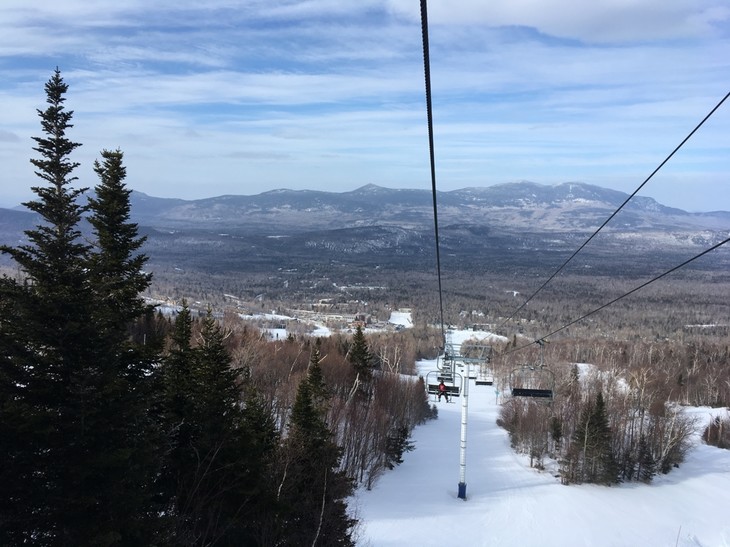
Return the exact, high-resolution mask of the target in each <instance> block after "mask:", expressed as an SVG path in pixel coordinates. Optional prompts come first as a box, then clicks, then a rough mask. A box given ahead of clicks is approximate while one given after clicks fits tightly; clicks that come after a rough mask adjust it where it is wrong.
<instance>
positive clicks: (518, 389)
mask: <svg viewBox="0 0 730 547" xmlns="http://www.w3.org/2000/svg"><path fill="white" fill-rule="evenodd" d="M509 386H510V390H511V392H512V396H513V397H532V398H536V399H549V400H552V398H553V391H554V390H555V374H554V373H553V371H552V370H550V369H549V368H547V367H545V366H544V365H522V366H520V367H517V368H515V369H513V370H512V372H511V373H510V375H509Z"/></svg>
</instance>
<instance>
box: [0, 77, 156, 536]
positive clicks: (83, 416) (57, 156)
mask: <svg viewBox="0 0 730 547" xmlns="http://www.w3.org/2000/svg"><path fill="white" fill-rule="evenodd" d="M67 88H68V87H67V85H66V84H65V83H64V82H63V79H62V78H61V74H60V72H59V71H58V70H56V71H55V73H54V75H53V76H52V77H51V79H50V80H49V81H48V83H47V84H46V88H45V90H46V95H47V102H48V105H49V106H48V107H47V108H46V110H44V111H40V110H39V111H38V113H39V115H40V118H41V127H42V130H43V132H44V136H43V137H34V140H35V142H36V145H37V146H36V147H35V148H34V150H35V151H36V152H37V153H38V154H39V155H40V158H39V159H32V160H31V162H32V164H33V165H34V166H35V167H36V174H37V175H38V176H39V177H40V178H41V179H42V180H43V181H44V182H45V183H46V186H39V187H34V188H33V191H34V192H35V194H36V195H37V196H38V199H37V200H35V201H30V202H28V203H26V204H25V205H26V206H27V207H28V208H29V209H31V210H32V211H34V212H36V213H38V215H39V216H40V217H41V224H40V225H39V226H37V227H36V229H34V230H29V231H28V232H26V234H27V236H28V240H29V242H30V243H29V244H28V245H22V246H20V247H18V248H9V247H4V248H3V249H2V250H3V252H6V253H8V254H10V256H11V257H12V258H13V259H15V261H16V262H17V263H18V264H19V265H20V267H21V271H22V272H23V273H24V275H25V283H24V284H23V285H19V284H15V283H10V282H8V281H3V283H2V290H3V292H4V295H7V296H8V297H9V298H10V300H9V302H11V303H12V306H11V307H12V311H11V313H12V322H13V323H14V326H13V327H9V326H8V327H7V328H6V325H5V324H3V325H2V331H3V334H2V336H0V340H1V341H2V342H1V343H2V344H3V346H4V347H3V349H7V350H8V353H6V354H4V362H3V368H4V369H5V372H4V373H3V374H2V383H3V388H2V389H3V393H2V395H1V396H0V397H1V399H0V405H1V406H2V408H3V410H2V419H3V423H2V429H3V433H7V435H8V439H10V442H9V443H8V446H9V451H8V452H7V454H5V455H4V458H6V459H5V460H4V461H3V462H2V463H3V464H4V465H2V469H1V470H0V473H1V475H0V483H1V484H2V485H3V487H2V488H3V492H4V494H5V493H7V496H5V495H4V496H3V497H4V498H5V500H7V504H6V505H2V506H1V507H0V510H1V511H2V514H1V515H0V522H2V532H1V533H2V537H0V543H3V544H5V543H8V544H18V543H32V544H34V545H91V544H99V545H111V544H119V543H127V544H139V543H150V542H152V535H153V534H154V521H155V520H156V519H157V513H156V512H155V511H154V509H153V508H152V507H151V506H150V505H149V503H148V493H149V490H148V487H149V485H150V480H151V479H150V476H151V474H152V473H154V470H153V469H152V470H150V471H141V468H142V467H144V466H146V464H147V463H148V462H147V460H145V458H141V459H137V458H138V454H142V453H144V452H145V450H146V447H147V446H148V443H149V441H150V438H149V437H147V436H146V434H145V432H147V431H149V430H148V428H147V427H146V426H145V425H143V423H144V421H145V420H146V419H147V416H146V410H147V402H146V400H145V399H144V397H143V398H142V400H140V399H138V395H139V394H140V393H141V392H135V391H134V390H132V394H131V396H130V385H131V384H130V382H131V381H132V378H133V377H134V376H135V375H134V374H130V370H132V369H134V366H133V365H134V363H133V362H132V361H128V360H127V359H126V358H122V356H123V355H125V348H123V347H122V344H121V341H122V337H121V336H119V335H118V333H117V332H116V330H115V329H111V328H105V327H104V326H103V323H105V322H109V323H111V322H113V321H116V320H113V319H112V317H113V314H111V313H110V314H109V315H106V313H107V312H109V310H107V309H106V308H105V307H104V305H103V303H102V302H101V301H100V299H99V297H98V296H99V294H100V293H99V292H98V291H97V290H96V289H95V287H94V283H95V277H94V275H93V274H92V271H91V270H92V267H91V264H92V260H91V256H90V246H89V245H87V244H86V243H84V242H83V240H82V239H81V233H80V230H79V222H80V220H81V215H82V214H83V213H84V212H85V210H86V209H85V208H84V207H81V206H80V205H78V203H77V199H78V198H79V196H80V195H81V194H82V193H83V192H84V191H85V190H84V189H77V190H74V189H72V188H71V184H72V183H73V182H74V181H75V180H76V177H74V176H73V175H72V173H73V170H74V169H75V168H76V167H77V166H78V164H77V163H75V162H73V161H71V159H70V154H71V152H73V150H74V149H75V148H77V147H78V146H79V144H78V143H74V142H72V141H70V140H69V139H68V138H67V137H66V131H67V130H68V129H69V128H70V127H72V125H71V123H70V121H71V118H72V116H73V113H72V112H71V111H66V110H65V107H64V102H65V97H64V95H65V93H66V91H67ZM124 304H125V303H124V302H121V301H120V302H119V303H118V309H121V308H123V307H124ZM100 308H101V309H102V312H101V313H100V312H99V310H100ZM102 316H104V317H105V319H104V321H99V320H100V319H101V318H102ZM116 324H121V322H117V323H116ZM6 335H11V336H13V337H14V338H16V341H15V343H8V337H7V336H6ZM138 376H139V374H137V377H138ZM130 419H131V420H136V421H133V422H131V423H130V422H128V420H130ZM3 440H5V439H3Z"/></svg>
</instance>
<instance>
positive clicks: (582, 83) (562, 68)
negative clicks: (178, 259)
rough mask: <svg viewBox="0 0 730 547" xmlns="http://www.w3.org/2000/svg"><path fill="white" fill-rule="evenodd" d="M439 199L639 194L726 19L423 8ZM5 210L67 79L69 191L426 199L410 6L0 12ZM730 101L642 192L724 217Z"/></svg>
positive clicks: (678, 4) (417, 51) (536, 0)
mask: <svg viewBox="0 0 730 547" xmlns="http://www.w3.org/2000/svg"><path fill="white" fill-rule="evenodd" d="M429 23H430V30H429V32H430V41H431V75H432V85H433V89H432V91H433V107H434V131H435V151H436V170H437V175H436V176H437V186H438V188H439V189H440V190H444V191H448V190H454V189H458V188H466V187H473V186H490V185H493V184H501V183H507V182H514V181H520V180H530V181H534V182H538V183H542V184H555V183H560V182H575V181H581V182H587V183H591V184H598V185H600V186H605V187H609V188H615V189H618V190H622V191H625V192H632V191H633V190H634V189H635V188H636V187H637V186H638V185H639V184H640V183H641V182H642V181H643V180H644V179H645V178H646V177H647V176H648V175H649V174H650V173H651V172H652V171H653V170H654V169H655V168H656V167H657V166H658V165H659V163H660V162H661V161H662V160H663V159H664V158H665V157H666V156H667V155H668V154H669V153H670V152H671V151H672V150H673V149H674V147H675V146H677V145H678V144H679V143H680V142H681V141H682V139H683V138H684V137H685V136H686V135H687V134H688V133H689V132H690V131H691V130H692V128H694V126H695V125H696V124H697V123H699V121H700V120H701V119H702V118H703V117H704V116H705V115H706V114H707V113H708V112H709V111H710V110H711V109H712V108H713V107H714V106H715V105H716V104H717V103H718V102H719V101H720V100H721V99H722V98H723V97H724V96H725V95H726V94H727V93H728V91H730V1H729V0H672V1H671V2H667V1H666V0H592V1H591V2H585V1H584V0H490V1H489V2H485V1H483V0H431V1H430V2H429ZM0 28H2V32H0V104H2V115H1V116H0V162H1V165H2V179H3V184H2V186H1V187H0V206H14V205H17V204H18V203H20V202H21V201H23V200H27V199H30V198H31V197H32V194H31V192H30V187H31V186H32V185H36V184H38V183H39V179H37V178H36V177H35V176H34V175H33V169H32V166H31V164H30V162H29V161H28V160H29V158H30V157H32V156H33V154H34V152H33V151H32V146H33V142H32V140H31V136H33V135H38V134H39V133H40V125H39V121H38V118H37V115H36V109H37V108H44V105H45V102H44V101H45V96H44V92H43V84H44V83H45V81H47V80H48V78H49V77H50V76H51V74H52V71H53V69H54V68H55V67H56V66H58V67H59V68H60V69H61V71H62V74H63V77H64V79H65V80H66V82H67V83H68V84H69V86H70V89H69V93H68V95H67V106H68V108H70V109H72V110H74V112H75V115H74V124H75V127H74V128H73V129H72V130H71V132H70V137H71V138H73V139H74V140H76V141H78V142H81V143H83V146H82V147H81V148H79V149H78V150H77V152H76V155H75V157H74V159H75V160H76V161H79V162H81V164H82V166H81V167H80V168H79V169H78V171H77V175H78V176H79V178H80V181H79V184H80V185H83V186H93V185H94V184H96V179H95V177H94V174H93V170H92V164H93V161H94V159H95V158H97V157H98V156H99V152H100V150H102V149H104V148H107V149H114V148H117V147H118V148H121V149H122V150H123V152H124V154H125V163H126V165H127V168H128V178H127V183H128V185H129V186H130V187H131V188H133V189H135V190H140V191H142V192H145V193H148V194H150V195H155V196H160V197H181V198H185V199H195V198H202V197H211V196H217V195H222V194H257V193H260V192H263V191H267V190H272V189H278V188H291V189H317V190H327V191H336V192H341V191H349V190H354V189H356V188H358V187H360V186H362V185H365V184H369V183H374V184H378V185H382V186H387V187H393V188H423V189H430V187H431V182H430V173H429V164H428V140H427V126H426V113H425V98H424V83H423V60H422V49H421V29H420V20H419V1H418V0H407V1H406V0H359V1H357V2H355V1H342V0H265V1H260V0H248V1H239V0H206V1H205V2H201V1H200V0H195V1H192V0H174V1H172V0H155V1H149V0H148V1H142V0H123V1H120V0H95V1H94V2H89V1H88V0H64V1H63V2H53V3H51V2H46V1H42V0H3V1H2V3H0ZM728 135H730V100H728V101H727V103H726V104H724V105H723V106H722V107H721V108H720V109H719V110H718V111H717V112H716V113H715V115H714V116H713V117H712V118H711V119H710V120H709V121H708V122H707V124H706V125H705V126H704V127H703V128H702V129H701V130H700V131H699V132H698V133H697V134H696V135H695V136H694V137H693V138H692V139H691V140H690V141H689V142H688V143H687V144H686V145H685V147H684V148H683V149H682V150H681V151H680V152H679V153H678V154H677V156H675V158H674V159H672V160H671V161H670V163H669V164H667V166H665V167H664V168H663V169H662V170H661V171H660V172H659V174H658V175H657V176H656V177H655V178H654V179H653V180H652V182H651V183H650V184H648V185H647V186H646V187H645V188H644V190H643V191H642V195H648V196H651V197H654V198H656V199H657V200H659V201H660V202H661V203H664V204H666V205H671V206H675V207H681V208H683V209H687V210H693V211H703V210H717V209H722V210H730V180H729V179H730V177H729V176H728V174H729V173H730V146H729V145H730V137H728Z"/></svg>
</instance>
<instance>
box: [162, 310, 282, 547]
mask: <svg viewBox="0 0 730 547" xmlns="http://www.w3.org/2000/svg"><path fill="white" fill-rule="evenodd" d="M178 323H179V324H178ZM191 327H192V321H191V319H190V312H189V310H188V309H187V306H184V307H183V311H182V312H181V313H180V314H179V315H178V318H177V321H176V325H175V331H174V335H173V339H174V346H173V349H172V351H171V355H170V357H169V358H168V360H167V361H166V363H165V367H166V382H167V383H168V399H167V404H168V405H171V406H170V408H169V409H168V416H169V417H170V418H171V421H170V422H169V426H170V431H171V432H173V434H174V435H173V450H172V451H171V452H170V460H169V462H168V466H167V467H166V474H167V480H168V481H169V483H168V484H170V485H172V486H173V488H171V489H170V488H169V486H168V492H171V493H172V494H173V505H172V506H171V514H172V515H173V516H174V521H175V524H174V530H175V531H174V542H175V543H176V544H179V545H209V544H215V545H232V546H233V545H249V544H256V543H257V542H258V541H259V540H260V538H261V537H262V534H261V528H263V527H264V526H265V525H266V522H265V521H266V518H265V515H266V514H267V513H268V514H270V513H272V512H273V511H274V509H273V499H274V495H273V486H272V481H271V474H270V467H269V462H271V461H272V460H273V452H274V450H275V448H276V443H277V436H276V432H275V427H274V423H273V419H272V417H271V414H270V413H267V412H266V411H265V409H264V407H263V404H262V403H261V401H260V399H259V398H258V397H257V395H256V393H255V390H254V389H253V388H252V386H250V385H248V384H247V383H246V382H245V381H244V384H245V385H246V388H245V390H242V385H241V383H242V379H241V378H240V375H239V371H238V370H236V369H234V368H232V367H231V357H230V354H229V352H228V350H227V348H226V346H225V339H226V334H225V333H224V331H223V330H222V329H221V327H220V325H219V324H218V322H217V321H216V320H215V318H214V317H213V313H212V310H210V309H209V310H208V313H207V315H206V317H205V319H204V320H203V321H202V324H201V328H200V334H199V341H198V344H197V346H195V347H192V343H191V338H190V337H191V335H192V328H191ZM170 367H173V368H170ZM170 382H174V385H170ZM244 393H245V396H244Z"/></svg>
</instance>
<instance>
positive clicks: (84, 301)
mask: <svg viewBox="0 0 730 547" xmlns="http://www.w3.org/2000/svg"><path fill="white" fill-rule="evenodd" d="M67 89H68V86H67V85H66V84H65V83H64V81H63V78H62V77H61V73H60V72H59V71H58V70H56V71H55V73H54V74H53V76H52V77H51V79H50V80H49V81H48V83H47V84H46V88H45V91H46V98H47V107H46V108H45V109H44V110H39V111H38V114H39V116H40V121H41V130H42V135H41V136H40V137H36V138H35V139H34V140H35V143H36V146H35V148H34V149H33V150H34V151H35V156H34V158H33V159H32V160H31V162H32V164H33V166H34V167H35V169H36V174H37V175H38V177H39V179H40V180H39V185H38V186H37V187H35V188H33V191H34V192H35V194H36V196H37V197H36V199H34V200H33V201H30V202H28V203H26V204H25V206H26V207H27V208H28V209H30V210H31V211H33V212H34V213H35V214H37V215H38V218H39V219H40V222H39V224H38V225H37V226H36V227H35V228H34V229H32V230H28V231H26V233H25V236H26V237H27V244H22V245H20V246H17V247H14V246H7V245H6V246H3V247H2V253H3V254H4V255H6V256H7V257H9V258H10V259H11V260H12V262H13V264H14V265H15V267H16V268H17V269H16V270H15V272H16V273H15V274H14V275H3V276H2V278H0V295H1V296H2V298H0V355H1V356H2V357H0V359H1V361H0V365H1V368H0V438H2V440H3V450H2V451H0V484H2V492H3V496H2V497H1V499H0V544H2V545H9V546H10V545H212V544H215V545H282V546H283V545H291V546H299V545H304V544H318V545H352V544H353V536H352V534H353V530H354V527H355V525H356V521H355V520H354V519H353V518H352V517H351V516H350V514H349V513H348V510H347V498H348V496H349V495H350V494H351V492H352V490H353V488H354V487H355V485H357V484H359V483H362V482H365V483H370V482H372V480H374V478H375V477H376V476H377V475H378V473H380V472H381V471H382V469H385V468H388V467H392V466H394V465H397V464H398V463H399V462H400V457H401V455H402V454H403V452H404V451H405V450H407V449H408V446H409V445H408V438H409V435H410V432H411V430H412V429H413V427H414V426H415V425H416V424H418V423H421V422H422V421H424V420H425V419H427V418H429V417H430V413H431V410H430V409H429V406H428V404H427V402H426V396H425V394H424V389H423V386H422V384H420V383H418V382H413V381H409V380H403V379H402V378H401V377H400V376H399V375H398V374H395V373H393V374H386V373H381V372H376V371H375V370H374V368H375V365H376V362H375V359H374V358H373V356H372V355H371V353H370V351H369V349H368V342H367V340H366V339H365V337H364V336H363V334H362V332H360V331H358V333H357V334H356V335H355V337H354V338H352V339H351V338H349V337H343V338H336V339H335V338H333V339H331V340H329V341H327V342H326V343H325V344H323V345H320V343H318V342H315V341H312V340H306V341H304V342H301V341H296V340H294V339H293V338H292V339H291V340H288V341H286V342H284V343H283V345H282V346H277V347H272V345H271V344H269V343H268V342H266V341H265V340H262V339H261V337H260V336H259V334H258V332H257V331H255V329H250V328H248V327H246V326H245V325H242V323H241V322H240V321H236V320H235V317H229V318H228V320H226V321H224V322H222V323H221V322H220V321H218V320H217V319H215V318H214V316H213V312H212V309H210V308H209V309H208V313H207V314H206V315H205V317H203V318H201V319H194V318H193V317H192V315H191V313H190V310H189V309H188V307H187V305H186V304H185V303H184V302H183V304H182V306H181V308H180V311H179V313H177V314H176V316H175V317H174V319H171V318H169V317H164V316H162V315H161V314H159V313H157V312H156V311H155V310H154V309H153V307H152V306H150V305H148V304H146V302H145V300H144V299H143V297H142V293H143V292H144V291H146V290H147V289H148V287H149V286H150V283H151V280H152V276H151V274H149V273H147V272H145V266H146V263H147V260H148V257H147V256H146V255H145V254H143V253H141V252H140V249H141V247H142V246H143V244H144V240H145V238H144V237H141V236H140V235H139V232H138V227H137V225H136V224H134V223H132V222H131V221H130V214H131V211H130V190H128V189H127V187H126V185H125V178H126V168H125V166H124V163H123V158H124V156H123V153H122V151H121V150H103V151H102V152H101V154H100V158H99V159H98V160H97V161H96V163H95V165H94V171H95V172H96V174H97V175H98V182H97V184H96V186H95V187H94V188H93V192H92V193H91V194H89V193H88V191H87V189H86V188H83V187H78V186H77V185H76V183H77V179H76V177H75V175H74V172H75V169H76V168H77V167H78V163H76V162H74V161H73V152H74V150H75V149H76V148H77V147H78V146H80V144H79V143H76V142H74V141H72V140H71V139H70V138H69V135H68V134H67V133H68V132H69V131H70V130H71V129H72V127H73V125H72V124H71V120H72V117H73V111H70V110H67V109H66V106H65V101H66V97H65V95H66V92H67ZM86 197H88V201H87V200H86V199H82V198H86ZM82 216H86V217H87V218H88V221H89V224H90V226H91V227H92V228H91V235H90V236H89V235H82V232H81V229H80V223H81V219H82ZM322 351H325V353H324V354H322ZM394 409H398V411H397V412H395V410H394Z"/></svg>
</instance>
